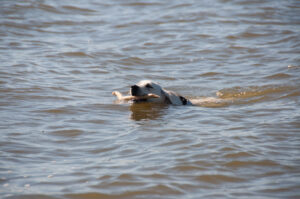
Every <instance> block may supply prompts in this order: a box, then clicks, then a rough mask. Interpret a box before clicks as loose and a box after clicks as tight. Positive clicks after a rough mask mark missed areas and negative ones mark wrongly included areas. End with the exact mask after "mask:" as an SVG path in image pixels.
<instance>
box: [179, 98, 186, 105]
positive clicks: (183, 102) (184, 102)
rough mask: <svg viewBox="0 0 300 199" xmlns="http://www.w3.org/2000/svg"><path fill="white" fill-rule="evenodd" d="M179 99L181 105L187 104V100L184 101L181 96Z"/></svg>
mask: <svg viewBox="0 0 300 199" xmlns="http://www.w3.org/2000/svg"><path fill="white" fill-rule="evenodd" d="M179 98H180V100H181V102H182V104H183V105H186V104H187V99H185V98H184V97H182V96H179Z"/></svg>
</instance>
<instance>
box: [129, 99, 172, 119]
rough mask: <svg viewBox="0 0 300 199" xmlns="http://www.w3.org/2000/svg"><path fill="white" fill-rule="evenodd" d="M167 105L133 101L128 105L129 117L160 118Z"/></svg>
mask: <svg viewBox="0 0 300 199" xmlns="http://www.w3.org/2000/svg"><path fill="white" fill-rule="evenodd" d="M167 108H168V105H164V104H154V103H134V104H132V105H130V111H131V117H130V118H131V119H132V120H136V121H140V120H156V119H159V118H161V117H162V116H163V115H164V114H165V113H166V111H167Z"/></svg>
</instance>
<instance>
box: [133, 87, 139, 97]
mask: <svg viewBox="0 0 300 199" xmlns="http://www.w3.org/2000/svg"><path fill="white" fill-rule="evenodd" d="M138 90H139V87H138V86H137V85H133V86H131V95H133V96H135V95H137V93H138Z"/></svg>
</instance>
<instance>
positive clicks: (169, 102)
mask: <svg viewBox="0 0 300 199" xmlns="http://www.w3.org/2000/svg"><path fill="white" fill-rule="evenodd" d="M160 93H161V95H162V96H164V97H165V101H164V103H165V104H172V101H171V100H170V98H169V96H168V95H167V94H166V92H165V91H164V90H163V89H161V91H160Z"/></svg>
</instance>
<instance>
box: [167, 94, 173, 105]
mask: <svg viewBox="0 0 300 199" xmlns="http://www.w3.org/2000/svg"><path fill="white" fill-rule="evenodd" d="M165 103H166V104H172V102H171V100H170V98H169V97H168V96H166V95H165Z"/></svg>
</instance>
